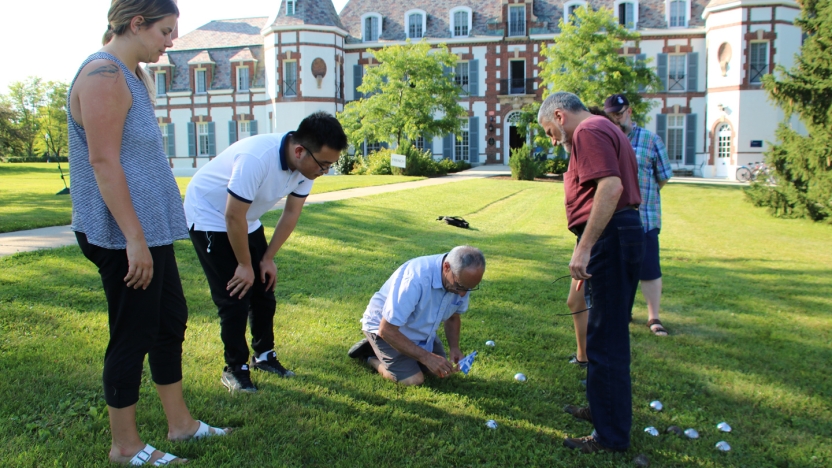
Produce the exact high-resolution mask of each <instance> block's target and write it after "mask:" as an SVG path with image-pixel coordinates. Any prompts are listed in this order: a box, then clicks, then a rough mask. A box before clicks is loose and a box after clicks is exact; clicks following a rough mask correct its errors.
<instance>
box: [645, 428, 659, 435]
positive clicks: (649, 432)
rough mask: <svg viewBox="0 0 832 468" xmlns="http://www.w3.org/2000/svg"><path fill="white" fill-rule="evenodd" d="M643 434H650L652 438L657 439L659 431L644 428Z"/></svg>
mask: <svg viewBox="0 0 832 468" xmlns="http://www.w3.org/2000/svg"><path fill="white" fill-rule="evenodd" d="M644 432H646V433H648V434H650V435H651V436H653V437H658V436H659V431H658V430H657V429H656V428H655V427H653V426H650V427H646V428H644Z"/></svg>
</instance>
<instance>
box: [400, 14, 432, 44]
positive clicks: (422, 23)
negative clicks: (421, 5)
mask: <svg viewBox="0 0 832 468" xmlns="http://www.w3.org/2000/svg"><path fill="white" fill-rule="evenodd" d="M404 17H405V20H406V21H405V24H407V37H408V39H421V38H423V37H424V36H425V29H426V26H427V24H426V23H427V14H426V13H425V12H424V11H422V10H410V11H408V12H407V13H405V14H404Z"/></svg>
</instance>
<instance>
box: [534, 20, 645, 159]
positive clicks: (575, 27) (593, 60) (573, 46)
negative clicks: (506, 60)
mask: <svg viewBox="0 0 832 468" xmlns="http://www.w3.org/2000/svg"><path fill="white" fill-rule="evenodd" d="M559 27H560V30H561V33H560V35H558V36H556V37H555V43H554V44H553V45H552V46H548V47H547V46H546V45H545V44H544V45H543V47H542V48H541V51H540V54H541V55H542V56H544V57H546V61H544V62H543V63H541V64H540V73H539V76H540V78H541V84H540V86H541V87H542V88H543V98H544V99H545V98H546V97H547V96H548V95H549V94H550V93H551V92H555V91H568V92H570V93H575V94H577V95H578V97H580V98H581V100H582V101H583V102H584V104H586V105H587V106H600V107H603V104H604V100H605V99H606V98H607V97H608V96H610V95H611V94H616V93H620V94H624V95H625V96H627V99H628V100H629V101H630V107H631V108H632V109H633V118H634V120H635V121H636V123H638V124H639V125H644V124H645V123H646V122H647V114H648V113H649V112H650V109H652V107H653V106H654V104H653V102H651V101H649V100H646V99H644V98H643V97H642V96H641V93H649V92H655V91H658V90H660V89H661V80H660V79H659V77H658V75H656V73H655V72H654V71H653V70H652V69H651V68H649V67H648V66H647V65H648V64H649V63H650V59H645V60H635V59H634V58H633V57H626V56H623V55H619V53H618V51H619V49H623V48H624V44H625V43H628V42H635V43H638V41H639V40H640V39H641V35H640V34H639V33H637V32H634V31H630V30H628V29H627V28H625V27H623V26H621V25H619V24H618V20H616V19H615V17H614V16H613V13H612V11H611V10H609V9H607V8H600V9H599V10H598V11H593V10H588V9H587V8H585V7H581V8H578V10H577V11H576V19H575V20H574V21H570V22H569V23H565V22H564V21H563V19H561V20H560V24H559ZM539 108H540V103H534V104H531V105H529V106H526V108H524V109H523V110H524V112H523V116H522V118H521V122H520V125H519V127H520V129H521V131H524V132H527V131H528V129H532V130H533V131H534V132H535V144H537V145H538V146H542V147H544V148H549V147H551V142H550V141H549V139H548V138H546V135H545V134H544V133H543V131H542V129H541V128H540V127H539V126H538V125H537V111H538V109H539Z"/></svg>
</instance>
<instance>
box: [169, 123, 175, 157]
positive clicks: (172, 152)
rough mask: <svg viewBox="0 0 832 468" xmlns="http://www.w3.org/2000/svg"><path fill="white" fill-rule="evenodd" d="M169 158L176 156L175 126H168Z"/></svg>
mask: <svg viewBox="0 0 832 468" xmlns="http://www.w3.org/2000/svg"><path fill="white" fill-rule="evenodd" d="M168 156H170V157H174V156H176V132H174V128H173V124H168Z"/></svg>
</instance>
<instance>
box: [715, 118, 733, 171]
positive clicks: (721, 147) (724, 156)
mask: <svg viewBox="0 0 832 468" xmlns="http://www.w3.org/2000/svg"><path fill="white" fill-rule="evenodd" d="M716 136H717V140H716V141H717V147H716V176H717V177H728V163H729V162H730V159H731V126H730V125H728V124H723V125H721V126H720V127H719V130H717V133H716Z"/></svg>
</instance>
